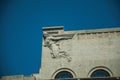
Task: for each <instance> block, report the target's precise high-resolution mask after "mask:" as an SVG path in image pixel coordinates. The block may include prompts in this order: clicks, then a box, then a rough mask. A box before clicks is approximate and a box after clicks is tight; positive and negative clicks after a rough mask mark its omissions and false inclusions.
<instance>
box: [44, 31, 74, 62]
mask: <svg viewBox="0 0 120 80" xmlns="http://www.w3.org/2000/svg"><path fill="white" fill-rule="evenodd" d="M43 38H44V47H48V48H49V49H50V51H51V52H50V53H51V56H52V58H57V57H63V58H66V59H67V60H68V62H70V61H71V59H72V58H71V57H70V56H69V55H68V54H67V52H66V51H64V50H62V49H61V48H60V43H59V42H58V41H61V40H66V39H71V37H67V36H63V37H60V36H53V35H49V34H48V33H47V32H44V33H43Z"/></svg>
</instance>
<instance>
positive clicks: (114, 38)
mask: <svg viewBox="0 0 120 80" xmlns="http://www.w3.org/2000/svg"><path fill="white" fill-rule="evenodd" d="M119 41H120V28H109V29H97V30H76V31H64V27H62V26H59V27H45V28H43V42H42V64H41V69H40V73H39V74H36V75H34V76H35V77H36V79H38V80H39V79H57V78H91V77H119V76H120V63H119V61H120V42H119Z"/></svg>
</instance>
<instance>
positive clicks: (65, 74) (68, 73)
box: [52, 68, 75, 79]
mask: <svg viewBox="0 0 120 80" xmlns="http://www.w3.org/2000/svg"><path fill="white" fill-rule="evenodd" d="M52 78H53V79H60V78H75V73H74V72H73V71H72V70H70V69H67V68H64V69H59V70H57V71H56V72H55V73H54V74H53V76H52Z"/></svg>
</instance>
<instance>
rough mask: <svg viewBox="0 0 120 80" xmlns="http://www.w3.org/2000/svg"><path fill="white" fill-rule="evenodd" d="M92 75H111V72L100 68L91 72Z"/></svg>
mask: <svg viewBox="0 0 120 80" xmlns="http://www.w3.org/2000/svg"><path fill="white" fill-rule="evenodd" d="M91 77H110V74H109V73H108V72H107V71H106V70H103V69H99V70H96V71H94V72H93V73H92V74H91Z"/></svg>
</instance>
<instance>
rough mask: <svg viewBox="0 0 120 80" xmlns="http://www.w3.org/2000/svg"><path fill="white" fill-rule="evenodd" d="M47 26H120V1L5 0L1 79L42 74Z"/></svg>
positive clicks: (0, 19)
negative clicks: (45, 28)
mask: <svg viewBox="0 0 120 80" xmlns="http://www.w3.org/2000/svg"><path fill="white" fill-rule="evenodd" d="M44 26H64V28H65V30H78V29H79V30H84V29H99V28H113V27H120V1H119V0H1V1H0V76H5V75H17V74H23V75H31V74H32V73H38V71H39V67H40V66H41V64H40V62H41V44H42V40H41V38H42V30H41V29H42V27H44Z"/></svg>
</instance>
